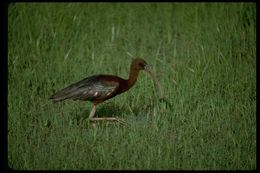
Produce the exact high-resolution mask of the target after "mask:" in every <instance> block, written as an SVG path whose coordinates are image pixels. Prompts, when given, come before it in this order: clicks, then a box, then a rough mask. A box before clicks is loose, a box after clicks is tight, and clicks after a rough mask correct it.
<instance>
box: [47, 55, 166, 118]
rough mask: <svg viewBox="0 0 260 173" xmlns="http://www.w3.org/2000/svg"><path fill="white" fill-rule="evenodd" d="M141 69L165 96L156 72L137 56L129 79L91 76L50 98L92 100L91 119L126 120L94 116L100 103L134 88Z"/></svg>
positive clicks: (132, 64) (58, 99) (55, 100)
mask: <svg viewBox="0 0 260 173" xmlns="http://www.w3.org/2000/svg"><path fill="white" fill-rule="evenodd" d="M141 70H143V71H145V72H147V74H148V75H149V76H150V77H151V78H152V79H153V81H154V84H155V86H156V88H157V90H158V91H159V97H160V98H163V90H162V87H161V84H160V82H159V81H158V79H157V77H156V76H155V73H154V72H153V71H152V69H151V66H150V65H148V63H147V62H146V61H145V60H144V59H142V58H135V59H133V60H132V63H131V66H130V73H129V78H128V79H123V78H121V77H118V76H114V75H108V74H99V75H93V76H89V77H86V78H84V79H82V80H80V81H78V82H76V83H73V84H71V85H69V86H67V87H65V88H63V89H61V90H59V91H57V92H56V93H54V94H53V95H51V97H50V99H51V100H52V101H53V102H54V103H56V102H60V101H63V100H66V99H72V100H80V101H90V102H92V104H93V106H92V109H91V111H90V114H89V117H88V119H89V120H91V121H100V120H107V121H118V122H124V120H121V119H119V118H117V117H94V116H95V113H96V107H97V105H98V104H100V103H102V102H104V101H106V100H108V99H111V98H113V97H115V96H117V95H119V94H121V93H124V92H126V91H128V90H129V89H130V88H132V87H133V85H134V84H135V83H136V81H137V78H138V75H139V72H140V71H141Z"/></svg>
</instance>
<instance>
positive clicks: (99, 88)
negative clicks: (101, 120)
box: [52, 75, 127, 104]
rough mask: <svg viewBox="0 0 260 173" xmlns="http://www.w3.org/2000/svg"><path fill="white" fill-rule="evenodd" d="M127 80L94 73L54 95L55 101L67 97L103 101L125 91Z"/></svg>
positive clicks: (96, 101) (95, 101)
mask: <svg viewBox="0 0 260 173" xmlns="http://www.w3.org/2000/svg"><path fill="white" fill-rule="evenodd" d="M126 84H127V81H126V80H125V79H122V78H120V77H117V76H113V75H94V76H90V77H87V78H85V79H83V80H81V81H79V82H76V83H74V84H71V85H69V86H68V87H66V88H64V89H62V90H60V91H59V92H57V93H56V94H55V95H53V96H52V99H53V101H54V102H57V101H63V100H65V99H73V100H82V101H91V102H93V103H94V104H98V103H101V102H103V101H105V100H107V99H110V98H112V97H114V96H116V95H118V94H120V93H122V92H123V91H124V89H123V88H124V86H126Z"/></svg>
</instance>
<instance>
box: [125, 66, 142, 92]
mask: <svg viewBox="0 0 260 173" xmlns="http://www.w3.org/2000/svg"><path fill="white" fill-rule="evenodd" d="M138 74H139V70H138V69H136V68H134V67H132V66H131V69H130V74H129V78H128V80H127V87H128V89H129V88H131V87H132V86H133V85H134V84H135V82H136V80H137V77H138Z"/></svg>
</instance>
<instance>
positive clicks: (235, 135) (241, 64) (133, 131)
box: [8, 3, 256, 170]
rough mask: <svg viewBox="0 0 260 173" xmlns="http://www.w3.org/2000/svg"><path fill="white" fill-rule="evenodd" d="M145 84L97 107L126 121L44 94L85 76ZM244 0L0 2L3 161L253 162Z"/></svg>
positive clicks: (184, 165)
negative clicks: (0, 22)
mask: <svg viewBox="0 0 260 173" xmlns="http://www.w3.org/2000/svg"><path fill="white" fill-rule="evenodd" d="M137 56H138V57H142V58H144V59H145V60H146V61H147V62H148V63H150V64H151V65H152V66H153V69H154V70H155V71H156V73H157V76H158V77H159V80H160V81H161V84H162V86H163V88H164V92H165V97H166V98H167V100H168V101H169V103H170V104H171V105H168V104H166V103H165V102H160V101H159V100H158V99H157V93H156V90H155V88H154V86H153V82H152V81H151V80H150V78H148V77H147V76H146V75H145V74H144V73H142V72H141V73H140V75H139V78H138V81H137V83H136V85H135V86H134V87H133V88H132V89H131V90H130V91H128V92H126V93H124V94H122V95H119V96H117V97H115V98H113V99H111V100H108V101H106V102H105V103H103V104H101V105H99V106H98V107H97V115H100V116H102V115H103V116H109V115H115V116H118V117H121V118H124V119H125V120H126V121H127V122H128V123H129V126H128V127H122V126H120V125H118V124H113V123H99V124H96V128H93V127H92V125H91V124H89V122H88V121H87V119H86V118H87V117H88V114H89V111H90V110H91V106H92V105H91V103H90V102H74V101H64V102H61V103H57V104H53V103H52V102H51V101H50V100H49V97H50V95H51V94H53V93H54V92H55V91H57V90H59V89H61V88H63V87H65V86H67V85H69V84H71V83H73V82H76V81H79V80H81V79H83V78H85V77H86V76H90V75H93V74H100V73H103V74H115V75H118V76H121V77H123V78H127V77H128V72H129V66H130V63H131V61H132V58H134V57H137ZM255 114H256V6H255V4H252V3H251V4H250V3H236V4H232V3H210V4H206V3H198V4H193V3H188V4H179V3H176V4H167V3H162V4H149V3H143V4H127V3H124V4H102V3H99V4H95V3H91V4H81V3H75V4H66V3H63V4H55V3H50V4H47V3H45V4H41V3H37V4H36V3H34V4H22V3H18V4H11V5H9V8H8V164H9V166H10V167H11V168H14V169H173V170H176V169H214V170H218V169H228V170H230V169H235V170H236V169H255V168H256V115H255Z"/></svg>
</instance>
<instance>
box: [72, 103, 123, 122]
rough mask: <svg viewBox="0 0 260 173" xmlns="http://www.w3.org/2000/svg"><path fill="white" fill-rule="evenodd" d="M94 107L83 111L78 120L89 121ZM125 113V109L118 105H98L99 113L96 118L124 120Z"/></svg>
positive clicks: (78, 115)
mask: <svg viewBox="0 0 260 173" xmlns="http://www.w3.org/2000/svg"><path fill="white" fill-rule="evenodd" d="M91 109H92V107H90V108H89V109H84V110H81V111H80V112H79V113H78V114H77V115H76V117H77V120H80V119H87V118H88V116H89V114H90V111H91ZM124 112H125V108H124V107H119V106H116V105H97V111H96V114H95V116H94V117H119V118H122V113H124Z"/></svg>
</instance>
